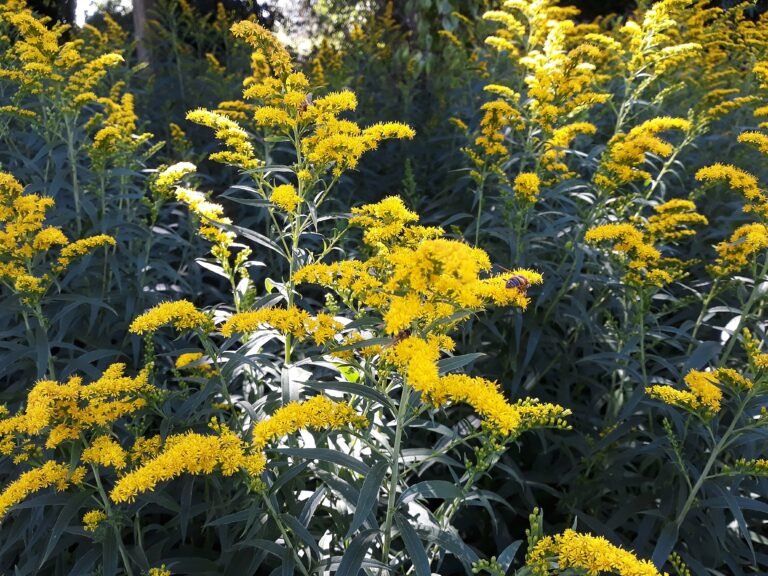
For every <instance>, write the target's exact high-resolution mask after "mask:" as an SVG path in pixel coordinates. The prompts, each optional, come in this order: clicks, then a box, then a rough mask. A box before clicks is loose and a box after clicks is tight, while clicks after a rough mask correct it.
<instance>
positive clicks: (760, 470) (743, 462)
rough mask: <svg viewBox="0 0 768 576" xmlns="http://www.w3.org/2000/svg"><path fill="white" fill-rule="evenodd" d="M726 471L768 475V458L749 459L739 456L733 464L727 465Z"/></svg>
mask: <svg viewBox="0 0 768 576" xmlns="http://www.w3.org/2000/svg"><path fill="white" fill-rule="evenodd" d="M724 472H731V473H734V472H735V473H738V474H749V475H751V476H768V459H765V458H757V459H752V460H748V459H746V458H739V459H738V460H736V462H734V463H733V464H732V465H731V466H726V467H725V470H724Z"/></svg>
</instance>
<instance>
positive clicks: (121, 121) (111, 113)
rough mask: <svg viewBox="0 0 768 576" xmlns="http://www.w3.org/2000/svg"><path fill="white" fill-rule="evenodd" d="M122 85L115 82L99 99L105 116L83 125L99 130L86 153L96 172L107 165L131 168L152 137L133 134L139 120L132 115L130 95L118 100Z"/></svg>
mask: <svg viewBox="0 0 768 576" xmlns="http://www.w3.org/2000/svg"><path fill="white" fill-rule="evenodd" d="M123 85H124V83H123V82H118V83H117V84H115V86H113V87H112V90H111V94H110V96H109V97H104V98H99V99H98V103H99V104H101V105H102V106H103V107H104V110H105V113H104V114H97V115H95V116H94V117H93V118H92V119H91V120H90V121H89V122H88V123H87V125H86V127H88V128H92V127H95V126H100V128H99V129H98V130H97V131H96V133H95V134H94V135H93V142H92V143H91V145H90V147H89V149H88V153H89V155H90V156H91V158H92V159H93V162H94V165H95V166H96V168H97V169H104V168H105V167H106V166H107V163H108V162H113V163H114V164H116V165H120V166H124V165H130V164H131V163H132V162H135V160H134V159H135V158H136V156H138V151H139V149H140V148H141V146H142V145H144V144H145V143H146V142H148V141H149V140H150V139H151V138H153V136H154V135H153V134H151V133H149V132H144V133H143V134H136V133H135V132H136V122H137V120H138V117H137V116H136V112H135V111H134V98H133V94H131V93H130V92H126V93H125V94H123V95H122V96H119V92H120V90H121V89H122V88H123Z"/></svg>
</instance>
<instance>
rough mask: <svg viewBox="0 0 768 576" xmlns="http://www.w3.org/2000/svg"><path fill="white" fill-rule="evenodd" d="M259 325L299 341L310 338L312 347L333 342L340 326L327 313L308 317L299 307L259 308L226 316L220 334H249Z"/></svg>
mask: <svg viewBox="0 0 768 576" xmlns="http://www.w3.org/2000/svg"><path fill="white" fill-rule="evenodd" d="M261 326H269V327H272V328H274V329H275V330H278V331H280V332H282V333H283V334H291V335H293V336H295V337H296V338H298V339H300V340H303V339H305V338H309V337H312V339H313V340H314V341H315V343H316V344H318V345H320V344H326V343H327V342H329V341H331V340H333V337H334V336H336V334H338V333H339V332H340V331H341V329H342V328H343V326H342V325H341V323H340V322H338V321H336V320H334V318H333V316H330V315H329V314H323V313H321V314H318V315H317V316H310V314H309V312H307V311H306V310H301V309H299V308H295V307H293V308H288V309H284V308H261V309H259V310H251V311H248V312H240V313H238V314H233V315H232V316H230V317H229V318H228V319H227V321H226V322H224V324H222V326H221V333H222V334H224V336H227V337H230V336H232V335H233V334H235V333H249V332H253V331H255V330H257V329H258V328H259V327H261Z"/></svg>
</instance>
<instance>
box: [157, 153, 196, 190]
mask: <svg viewBox="0 0 768 576" xmlns="http://www.w3.org/2000/svg"><path fill="white" fill-rule="evenodd" d="M195 171H197V166H195V165H194V164H192V163H191V162H177V163H176V164H173V165H171V166H168V167H167V168H164V169H163V170H161V171H160V172H158V173H157V175H156V176H155V177H154V178H153V179H152V180H151V181H150V183H149V187H150V189H151V190H152V192H153V193H154V194H155V195H157V196H158V197H161V198H173V197H174V196H175V190H176V184H177V183H178V182H179V181H180V180H181V179H182V178H184V176H186V175H187V174H191V173H193V172H195Z"/></svg>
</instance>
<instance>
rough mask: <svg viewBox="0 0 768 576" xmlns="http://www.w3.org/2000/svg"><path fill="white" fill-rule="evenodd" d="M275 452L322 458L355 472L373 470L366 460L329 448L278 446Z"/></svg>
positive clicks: (316, 458)
mask: <svg viewBox="0 0 768 576" xmlns="http://www.w3.org/2000/svg"><path fill="white" fill-rule="evenodd" d="M274 452H276V453H278V454H285V455H286V456H297V457H299V458H306V459H307V460H322V461H324V462H330V463H332V464H338V465H339V466H344V467H345V468H349V469H350V470H354V471H355V472H358V473H360V474H364V475H365V474H368V473H370V471H371V469H370V468H369V467H368V466H366V464H365V462H363V461H361V460H358V459H357V458H353V457H352V456H349V455H347V454H343V453H342V452H337V451H336V450H330V449H328V448H276V449H275V450H274Z"/></svg>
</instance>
